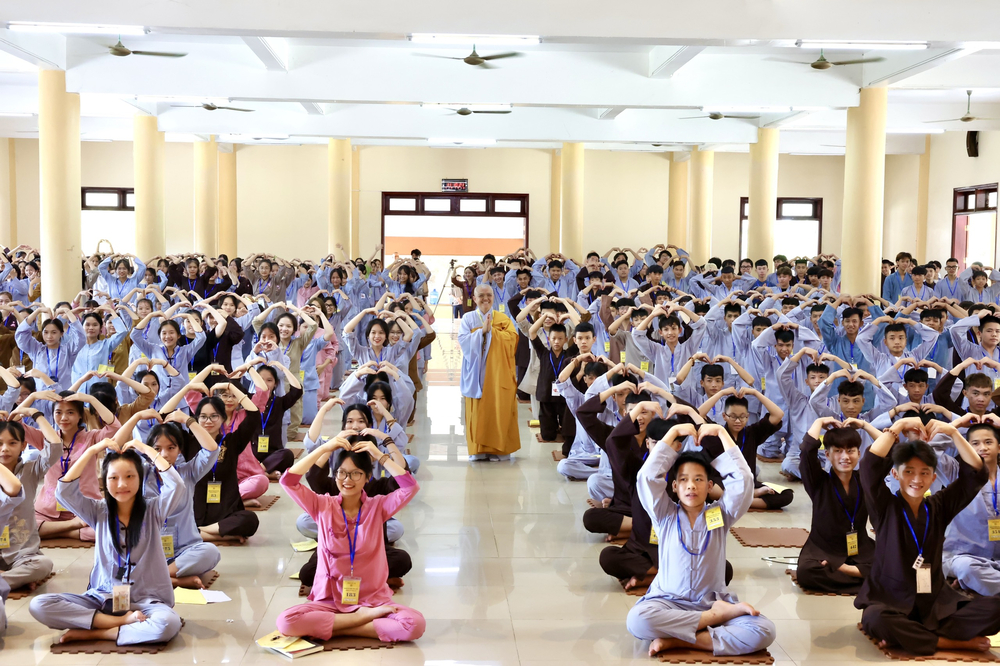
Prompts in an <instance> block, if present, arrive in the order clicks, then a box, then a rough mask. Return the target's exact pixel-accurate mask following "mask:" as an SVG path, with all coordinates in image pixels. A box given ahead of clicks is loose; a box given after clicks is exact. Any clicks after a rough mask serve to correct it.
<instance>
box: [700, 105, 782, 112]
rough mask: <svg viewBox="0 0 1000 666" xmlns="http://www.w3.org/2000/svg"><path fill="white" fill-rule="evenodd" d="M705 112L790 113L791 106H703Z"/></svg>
mask: <svg viewBox="0 0 1000 666" xmlns="http://www.w3.org/2000/svg"><path fill="white" fill-rule="evenodd" d="M701 110H702V111H703V112H704V113H788V112H790V111H791V110H792V107H790V106H703V107H701Z"/></svg>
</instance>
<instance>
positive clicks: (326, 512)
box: [281, 472, 419, 613]
mask: <svg viewBox="0 0 1000 666" xmlns="http://www.w3.org/2000/svg"><path fill="white" fill-rule="evenodd" d="M394 478H395V479H396V482H397V483H398V484H399V489H397V490H394V491H392V492H391V493H389V494H388V495H376V496H375V497H369V496H368V495H367V494H366V493H364V492H362V493H361V510H360V511H359V512H358V522H359V523H360V524H359V525H358V527H357V532H356V533H357V535H358V539H357V543H356V544H355V551H354V576H355V578H360V579H361V592H360V595H359V597H358V602H359V603H358V604H357V605H356V606H350V605H344V604H343V603H342V602H341V599H342V597H343V579H344V577H345V576H350V575H351V550H350V543H349V541H348V525H346V524H345V522H344V513H343V509H342V507H341V502H342V501H343V498H342V497H341V496H340V495H336V496H330V495H317V494H316V493H314V492H313V491H312V490H310V489H309V488H307V487H306V486H304V485H302V483H301V480H302V477H301V476H299V475H298V474H292V473H290V472H285V473H284V475H282V477H281V485H282V486H284V487H285V490H286V491H288V494H289V496H291V498H292V500H294V501H295V503H296V504H298V505H299V506H300V507H302V508H303V509H304V510H305V511H306V513H308V514H309V515H310V516H312V519H313V520H315V521H316V526H317V528H318V529H317V531H318V532H319V550H318V553H319V558H318V561H317V566H316V579H315V581H314V583H313V588H312V592H310V593H309V600H310V601H323V602H325V603H329V604H333V605H334V607H335V608H336V609H337V611H338V612H340V613H353V612H354V611H356V610H357V609H358V608H360V607H366V608H374V607H376V606H384V605H385V604H389V603H392V590H391V589H389V586H388V585H387V584H386V579H387V578H388V577H389V565H388V563H387V562H386V559H385V540H384V538H383V536H382V526H383V525H384V524H385V521H387V520H388V519H389V518H390V517H392V515H393V514H395V513H396V512H397V511H399V510H400V509H402V508H403V507H404V506H406V504H407V503H408V502H409V501H410V500H411V499H413V496H414V495H416V494H417V490H419V486H418V485H417V482H416V480H415V479H414V478H413V476H412V475H410V474H409V473H407V474H401V475H399V476H397V477H394ZM354 534H355V526H354V523H353V522H352V523H351V524H350V540H351V541H353V540H354Z"/></svg>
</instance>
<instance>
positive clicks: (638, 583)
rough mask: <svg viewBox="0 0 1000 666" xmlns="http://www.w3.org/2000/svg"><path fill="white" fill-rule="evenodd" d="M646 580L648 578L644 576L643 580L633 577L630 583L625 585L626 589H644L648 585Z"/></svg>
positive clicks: (629, 580)
mask: <svg viewBox="0 0 1000 666" xmlns="http://www.w3.org/2000/svg"><path fill="white" fill-rule="evenodd" d="M646 579H647V576H643V577H642V578H640V577H639V576H632V577H631V578H629V579H628V582H627V583H625V589H626V590H631V589H634V588H637V587H643V586H645V585H647V583H646Z"/></svg>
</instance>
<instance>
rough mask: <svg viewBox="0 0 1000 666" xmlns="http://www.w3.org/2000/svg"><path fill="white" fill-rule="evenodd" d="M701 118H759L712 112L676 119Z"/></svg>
mask: <svg viewBox="0 0 1000 666" xmlns="http://www.w3.org/2000/svg"><path fill="white" fill-rule="evenodd" d="M703 118H708V119H709V120H722V119H723V118H738V119H742V120H753V119H755V118H760V116H747V115H740V114H735V115H734V114H729V113H722V112H720V111H712V112H711V113H707V114H705V115H704V116H685V117H683V118H678V120H700V119H703Z"/></svg>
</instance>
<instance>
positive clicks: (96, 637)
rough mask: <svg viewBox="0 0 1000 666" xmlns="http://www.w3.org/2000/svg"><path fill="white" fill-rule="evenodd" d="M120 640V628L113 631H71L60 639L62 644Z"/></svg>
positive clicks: (114, 628) (113, 628) (112, 629)
mask: <svg viewBox="0 0 1000 666" xmlns="http://www.w3.org/2000/svg"><path fill="white" fill-rule="evenodd" d="M117 639H118V627H112V628H111V629H70V630H69V631H67V632H66V633H65V634H63V635H62V636H60V637H59V642H60V643H76V642H78V641H100V640H105V641H113V640H117Z"/></svg>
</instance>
